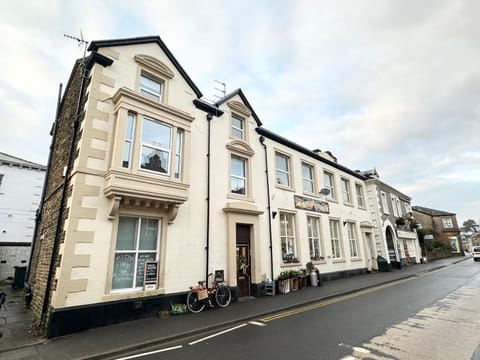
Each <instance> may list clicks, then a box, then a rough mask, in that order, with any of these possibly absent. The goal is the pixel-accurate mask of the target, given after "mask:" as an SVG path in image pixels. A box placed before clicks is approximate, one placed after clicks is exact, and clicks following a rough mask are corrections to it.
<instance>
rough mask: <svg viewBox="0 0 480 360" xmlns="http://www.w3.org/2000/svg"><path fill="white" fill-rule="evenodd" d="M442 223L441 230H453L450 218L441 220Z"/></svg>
mask: <svg viewBox="0 0 480 360" xmlns="http://www.w3.org/2000/svg"><path fill="white" fill-rule="evenodd" d="M442 222H443V228H444V229H451V228H453V221H452V218H449V217H447V218H442Z"/></svg>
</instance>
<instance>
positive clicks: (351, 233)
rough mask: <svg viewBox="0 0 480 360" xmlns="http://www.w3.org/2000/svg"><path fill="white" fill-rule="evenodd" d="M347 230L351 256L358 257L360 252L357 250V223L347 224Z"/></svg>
mask: <svg viewBox="0 0 480 360" xmlns="http://www.w3.org/2000/svg"><path fill="white" fill-rule="evenodd" d="M347 230H348V243H349V244H350V256H351V257H352V258H353V257H358V250H357V232H356V230H355V223H353V222H349V223H347Z"/></svg>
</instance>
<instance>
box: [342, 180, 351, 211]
mask: <svg viewBox="0 0 480 360" xmlns="http://www.w3.org/2000/svg"><path fill="white" fill-rule="evenodd" d="M340 183H341V186H342V199H343V205H350V206H351V205H352V204H353V201H352V189H351V187H350V180H349V179H347V178H344V177H341V178H340Z"/></svg>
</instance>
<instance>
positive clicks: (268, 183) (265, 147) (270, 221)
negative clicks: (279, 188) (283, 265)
mask: <svg viewBox="0 0 480 360" xmlns="http://www.w3.org/2000/svg"><path fill="white" fill-rule="evenodd" d="M259 140H260V142H261V143H262V145H263V149H264V150H265V176H266V178H267V204H268V205H267V208H268V237H269V239H270V274H271V280H273V248H272V209H271V204H270V182H269V180H268V177H269V175H268V154H267V145H265V137H263V136H260V138H259Z"/></svg>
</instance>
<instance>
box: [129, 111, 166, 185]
mask: <svg viewBox="0 0 480 360" xmlns="http://www.w3.org/2000/svg"><path fill="white" fill-rule="evenodd" d="M145 121H150V122H153V123H155V124H157V125H160V126H164V127H166V128H168V129H169V132H170V139H169V147H161V146H156V145H154V144H149V143H146V142H144V137H143V124H144V122H145ZM173 129H174V127H173V126H171V125H169V124H165V123H163V122H161V121H158V120H156V119H154V118H151V117H148V116H143V119H142V134H141V135H140V159H139V164H138V167H139V170H141V171H148V172H151V173H154V174H158V175H164V176H170V167H171V162H172V159H171V157H172V134H173ZM144 146H145V147H148V148H150V149H154V150H156V151H161V152H166V153H167V154H168V155H167V166H166V172H161V171H156V170H152V169H148V168H143V167H142V156H143V147H144Z"/></svg>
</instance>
